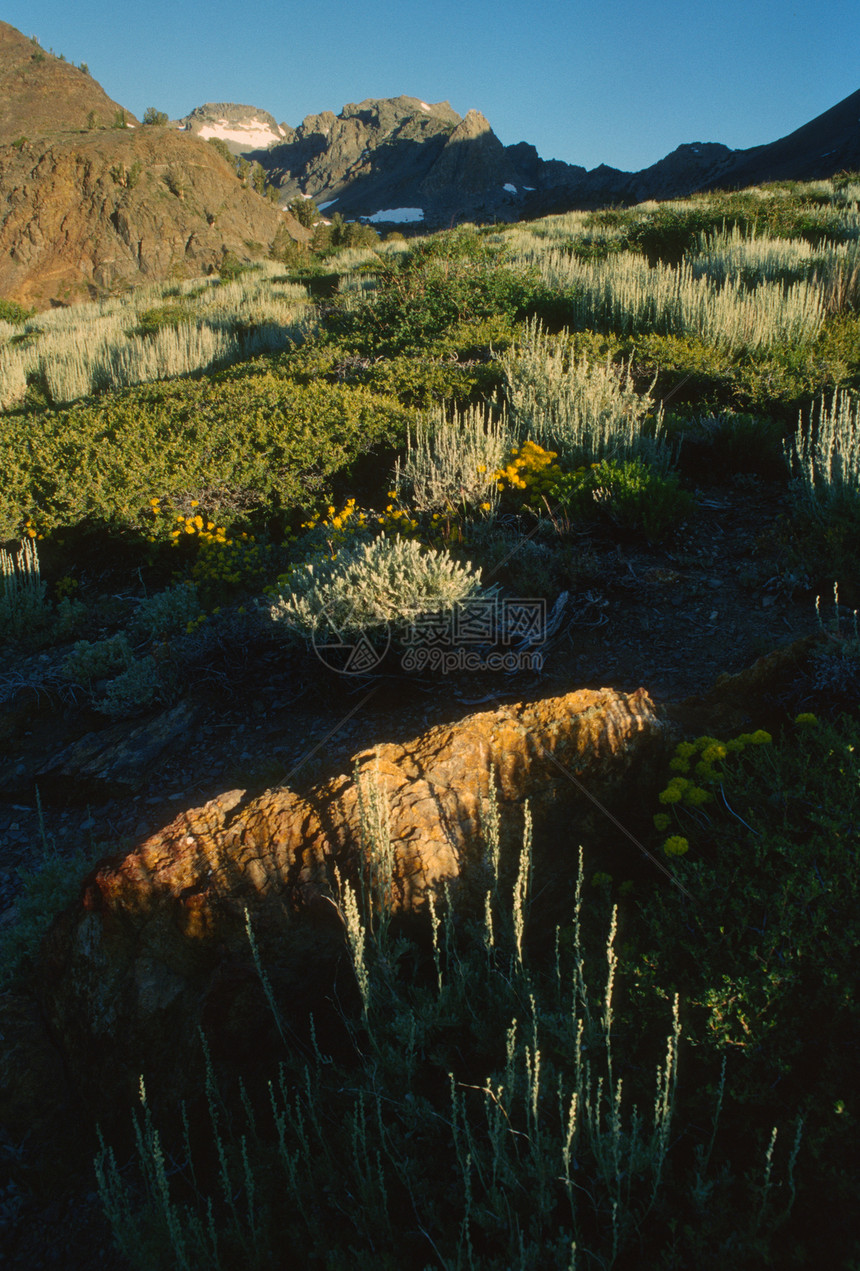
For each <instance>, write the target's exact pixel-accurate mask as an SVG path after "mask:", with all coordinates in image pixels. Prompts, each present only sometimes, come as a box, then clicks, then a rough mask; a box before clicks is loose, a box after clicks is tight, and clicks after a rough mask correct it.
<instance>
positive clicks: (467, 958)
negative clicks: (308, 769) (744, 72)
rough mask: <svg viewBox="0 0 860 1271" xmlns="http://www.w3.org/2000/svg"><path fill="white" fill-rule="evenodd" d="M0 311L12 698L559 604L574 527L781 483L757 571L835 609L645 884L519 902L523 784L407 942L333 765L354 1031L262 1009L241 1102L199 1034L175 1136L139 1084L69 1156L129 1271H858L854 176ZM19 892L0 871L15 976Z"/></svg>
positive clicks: (616, 523) (857, 263)
mask: <svg viewBox="0 0 860 1271" xmlns="http://www.w3.org/2000/svg"><path fill="white" fill-rule="evenodd" d="M0 319H2V320H0V542H2V543H4V544H5V546H4V547H3V548H2V549H0V649H2V667H1V668H0V688H2V689H3V690H4V692H5V694H6V696H7V698H8V699H11V698H12V696H13V691H14V689H15V688H16V686H20V685H21V684H25V683H26V684H28V685H31V686H32V685H36V684H37V683H38V677H39V675H43V676H47V677H50V681H51V684H52V685H58V684H60V685H65V686H67V687H68V688H69V689H70V690H73V691H74V694H75V700H76V701H81V702H83V703H85V704H86V707H87V709H88V710H91V711H93V712H95V713H96V714H97V715H100V716H102V717H103V718H104V719H111V720H121V719H127V718H134V717H136V716H138V715H142V714H144V713H145V712H148V711H151V710H153V709H155V708H158V707H160V706H161V707H163V706H166V705H170V704H172V703H173V702H175V701H177V700H178V699H179V698H181V697H182V696H183V694H184V693H186V692H188V691H189V687H190V686H191V685H193V681H194V674H195V668H196V667H197V666H199V664H200V660H201V658H205V657H206V655H207V650H208V649H210V648H215V647H216V646H217V647H218V648H219V649H223V648H224V647H236V648H253V647H254V646H255V642H260V641H265V640H277V641H283V642H285V643H286V645H287V646H288V647H290V648H291V649H293V650H294V651H295V653H296V656H297V657H304V658H307V659H308V661H309V663H312V662H313V654H312V652H311V645H312V642H313V638H314V636H315V634H316V633H317V631H318V630H319V628H320V624H321V623H322V622H323V619H324V616H325V615H326V614H329V615H330V614H331V613H332V612H335V613H337V614H338V616H339V621H340V623H341V628H342V629H343V630H345V631H348V632H349V633H350V634H351V635H353V636H356V637H358V636H366V637H368V639H369V640H370V641H371V643H373V642H374V641H376V640H377V639H378V638H381V633H382V632H383V631H384V632H385V633H386V638H387V634H388V633H390V634H391V635H392V637H393V647H394V649H395V650H396V649H397V648H398V647H402V646H403V644H404V642H405V641H406V639H407V632H408V628H409V625H410V624H411V623H414V622H415V621H416V619H420V618H422V617H424V616H427V615H433V614H434V613H437V612H439V611H440V610H445V609H447V608H449V607H450V606H451V605H452V604H454V603H456V602H458V601H461V600H465V599H469V598H481V597H484V598H488V597H493V596H496V595H499V594H504V593H505V592H507V593H509V594H512V595H515V596H539V597H541V598H543V599H545V600H546V601H547V603H548V604H549V605H550V606H551V605H552V604H553V603H554V602H555V601H556V600H557V599H558V597H559V596H560V595H561V594H562V593H563V592H575V591H576V588H577V585H578V583H579V581H580V580H581V579H582V577H583V568H584V566H583V564H582V562H583V560H585V559H586V558H587V557H588V553H589V551H590V550H591V549H590V545H591V544H592V543H594V542H598V541H599V542H600V543H601V544H603V545H604V546H606V545H607V544H608V545H610V546H611V547H614V546H617V549H618V553H619V554H620V553H621V551H622V549H623V548H624V545H626V544H629V543H631V542H635V543H637V544H638V543H642V544H646V545H647V546H648V547H649V548H653V549H654V550H655V551H658V550H659V551H664V552H667V553H671V552H675V553H676V554H677V553H678V552H680V551H681V547H680V546H679V544H681V542H682V539H684V540H687V539H689V538H690V536H691V535H695V531H696V521H697V517H698V516H699V515H700V506H701V505H700V502H699V499H700V490H701V487H702V485H703V484H707V485H708V486H709V487H723V488H727V489H734V490H739V491H743V490H759V489H762V488H764V487H766V488H767V490H768V491H771V492H772V493H773V497H774V499H776V500H778V502H779V506H780V508H781V515H782V517H783V521H782V522H781V525H782V529H781V531H780V532H781V533H782V535H783V538H782V540H781V550H782V556H781V560H782V565H781V574H780V577H779V578H777V579H776V580H775V582H774V587H775V588H776V589H777V591H779V593H780V594H782V592H788V591H797V590H800V591H801V592H802V593H803V594H804V595H805V596H806V597H807V599H808V604H809V606H810V611H812V610H813V609H814V607H815V605H816V603H818V607H819V617H820V625H821V629H822V631H823V632H825V633H826V635H827V639H826V640H824V641H822V643H821V645H820V647H819V648H818V649H817V651H816V652H815V653H814V655H813V656H812V658H811V660H810V663H809V667H808V670H807V671H806V672H805V674H806V675H807V682H806V684H805V687H804V694H805V696H803V695H801V696H798V695H797V694H795V698H794V699H793V703H794V704H793V705H792V706H791V708H789V706H788V705H785V706H784V709H783V710H782V713H781V714H780V713H779V712H776V713H774V714H773V718H772V719H768V720H767V721H759V720H753V721H752V723H751V725H750V730H749V731H747V732H743V733H740V732H738V733H735V734H734V735H727V736H721V737H715V736H695V735H691V736H689V737H685V738H684V739H683V740H681V741H680V742H679V743H678V745H677V747H676V748H675V750H674V752H673V753H672V754H670V755H669V756H667V760H666V769H665V772H664V774H663V777H662V779H661V783H660V788H659V790H656V791H643V792H642V798H641V809H640V812H641V826H640V827H638V832H639V833H641V834H642V835H643V837H645V839H646V842H647V844H648V847H649V850H650V851H651V852H652V853H653V854H654V855H655V856H656V857H657V858H658V860H659V861H660V862H661V864H662V866H663V869H662V870H661V871H658V870H656V869H650V867H648V868H645V867H639V869H638V872H637V870H633V871H632V872H628V873H625V871H624V870H623V869H619V868H616V867H615V866H613V865H608V864H607V859H608V858H606V856H605V855H603V854H602V853H601V849H600V845H596V844H588V843H586V844H585V845H584V851H583V853H582V854H581V855H580V857H579V866H578V873H577V871H576V869H572V870H571V871H570V877H569V879H568V882H567V884H566V887H567V890H564V891H563V893H562V895H561V897H560V898H559V897H557V898H556V902H555V903H554V905H553V906H550V907H549V909H548V907H547V903H546V901H545V899H544V900H543V901H542V900H541V897H542V896H544V891H543V888H544V886H546V885H548V884H547V880H546V879H545V878H543V877H542V875H541V866H540V853H539V851H538V847H539V846H540V845H537V844H534V843H533V842H532V831H531V825H530V817H529V812H528V808H527V806H526V807H525V808H524V809H523V827H522V846H521V850H520V852H519V855H518V856H517V857H515V858H514V859H511V860H506V859H504V857H503V856H500V851H499V836H498V809H497V808H496V807H495V804H494V803H493V801H492V800H490V802H489V804H488V806H487V807H486V809H485V813H486V815H485V826H484V840H485V842H484V863H483V866H482V869H483V873H482V875H481V880H480V882H481V887H480V891H481V897H482V899H481V903H480V904H479V905H478V906H477V907H476V908H475V909H474V912H473V911H472V910H471V909H468V910H466V911H464V912H460V911H458V909H457V904H456V899H455V897H454V896H453V894H446V895H445V896H441V897H439V900H438V907H435V906H434V907H433V908H432V909H431V913H430V914H429V916H428V918H427V922H426V931H424V932H423V934H419V935H416V934H415V933H414V932H410V933H404V932H402V931H400V930H399V929H398V927H397V924H396V922H392V921H391V920H390V915H389V914H388V913H387V910H386V897H387V895H388V893H389V891H390V886H391V879H390V861H391V845H390V842H389V840H388V838H387V831H386V818H385V809H384V808H383V807H381V806H379V802H378V799H377V798H376V796H375V795H374V792H373V790H372V789H370V790H366V791H364V792H363V797H364V800H365V804H366V817H367V827H366V830H367V841H368V843H369V844H370V853H371V857H372V859H373V861H374V869H373V870H372V872H371V877H370V878H369V879H368V880H367V883H366V886H365V887H364V888H362V889H361V891H360V892H359V893H354V892H353V891H352V890H351V889H350V888H349V886H348V885H344V887H343V888H342V889H341V893H340V894H341V909H342V912H343V915H344V919H345V923H346V928H347V934H348V943H349V947H350V951H351V954H352V958H353V962H354V966H355V973H356V988H357V995H356V1001H355V1004H354V1009H353V1010H352V1012H351V1013H350V1014H348V1018H345V1021H344V1024H345V1030H346V1035H347V1036H348V1038H349V1044H348V1045H347V1046H346V1047H344V1048H343V1049H342V1053H338V1054H336V1055H330V1054H327V1053H324V1051H323V1049H321V1047H320V1045H318V1044H317V1040H316V1037H315V1036H314V1037H313V1044H312V1046H311V1047H310V1049H308V1047H303V1048H295V1047H294V1046H293V1045H292V1043H291V1040H290V1037H289V1036H286V1035H285V1036H284V1056H283V1062H282V1064H281V1067H280V1070H279V1071H278V1072H273V1073H272V1074H271V1081H270V1082H269V1083H268V1085H267V1086H266V1087H265V1088H262V1089H248V1090H246V1089H245V1088H244V1087H243V1088H242V1089H240V1090H233V1089H227V1088H224V1087H223V1086H222V1085H219V1080H218V1074H217V1072H216V1068H215V1065H214V1064H213V1062H212V1060H211V1058H210V1057H209V1054H208V1051H207V1050H206V1047H205V1039H204V1041H203V1043H202V1045H201V1055H200V1085H201V1092H202V1095H201V1106H202V1109H203V1114H202V1115H201V1116H199V1117H195V1118H192V1120H191V1121H189V1119H188V1117H187V1116H186V1115H185V1114H184V1112H182V1111H179V1110H177V1111H176V1113H175V1115H173V1114H170V1113H169V1112H168V1113H165V1115H164V1118H163V1120H159V1119H158V1118H156V1116H155V1114H154V1113H153V1111H152V1106H153V1105H156V1104H158V1096H157V1092H154V1091H145V1090H142V1098H141V1104H140V1106H139V1107H138V1108H137V1109H136V1110H134V1113H133V1115H134V1117H135V1125H136V1129H135V1150H134V1151H133V1152H132V1154H131V1156H130V1157H128V1158H124V1157H122V1155H121V1154H118V1153H117V1152H115V1151H114V1150H113V1149H112V1148H111V1146H110V1144H105V1143H102V1145H101V1148H100V1150H99V1152H98V1155H97V1158H96V1173H97V1181H98V1187H99V1190H100V1193H101V1196H102V1200H103V1203H104V1206H105V1210H106V1213H107V1215H108V1218H109V1221H110V1223H111V1226H112V1229H113V1231H114V1234H115V1237H116V1240H117V1244H118V1247H119V1248H120V1249H121V1250H122V1253H123V1256H124V1257H125V1258H126V1260H127V1262H128V1264H129V1265H130V1266H132V1267H139V1268H142V1269H145V1271H149V1269H150V1268H209V1267H217V1268H225V1269H227V1268H239V1267H242V1268H252V1267H253V1268H278V1267H283V1266H286V1265H289V1266H296V1267H314V1268H316V1267H319V1268H321V1269H323V1268H324V1269H325V1271H340V1269H343V1271H346V1268H349V1269H350V1271H353V1269H359V1268H368V1269H369V1268H371V1267H372V1268H374V1271H381V1269H382V1268H391V1271H394V1269H395V1268H396V1269H397V1271H404V1269H407V1268H409V1269H411V1268H415V1269H416V1271H424V1268H430V1267H433V1268H436V1267H439V1268H445V1271H461V1269H462V1271H503V1269H504V1271H509V1269H511V1268H521V1269H522V1271H527V1269H528V1271H531V1269H533V1271H543V1269H545V1268H549V1267H551V1268H579V1269H580V1271H584V1269H586V1268H588V1269H590V1268H610V1267H615V1268H622V1269H624V1268H636V1267H645V1266H647V1267H654V1268H657V1267H660V1268H679V1269H680V1268H689V1267H696V1268H711V1267H713V1268H715V1269H716V1268H724V1267H725V1266H729V1265H730V1266H732V1267H735V1268H758V1267H768V1266H774V1267H776V1266H779V1267H781V1268H791V1267H803V1266H813V1265H816V1266H818V1265H822V1264H826V1265H832V1266H843V1265H844V1266H851V1265H858V1259H860V1232H858V1229H857V1224H856V1218H854V1217H853V1208H854V1197H855V1191H856V1181H855V1180H854V1179H853V1178H852V1164H851V1162H852V1160H853V1151H852V1149H851V1146H850V1144H851V1142H852V1141H854V1139H855V1138H856V1118H857V1115H858V1113H857V1106H856V1088H855V1087H856V1053H857V1046H858V1042H860V1015H858V1007H857V1003H856V1000H855V997H854V990H855V989H856V966H857V954H858V944H860V927H858V918H857V914H858V900H860V895H858V892H860V873H858V864H857V840H858V825H860V771H858V766H857V765H858V760H857V755H858V754H860V713H858V709H857V706H858V689H860V636H858V631H857V624H856V613H855V614H853V615H852V613H851V610H852V609H853V608H854V607H855V606H857V605H860V552H858V547H860V175H858V174H853V175H851V174H849V175H846V176H844V177H840V178H834V179H833V180H831V181H819V182H815V183H811V184H799V183H782V184H776V185H773V186H767V187H762V188H758V189H753V190H747V191H742V192H739V193H735V194H722V193H716V194H708V195H700V196H694V197H693V198H691V199H688V200H683V201H678V202H673V203H664V204H656V203H650V204H644V205H641V206H640V207H635V208H629V209H611V210H605V211H600V212H575V213H568V214H565V215H559V216H553V217H548V218H545V219H544V220H541V221H538V222H534V223H531V224H520V225H513V226H492V227H475V226H461V227H459V228H458V229H454V230H451V231H447V232H444V233H439V234H436V235H433V236H430V237H426V238H413V239H410V240H408V241H406V240H403V239H402V238H400V237H399V236H394V237H393V238H392V241H388V242H381V243H379V244H378V245H377V246H376V247H362V248H351V249H346V250H343V251H340V252H330V253H328V254H326V255H325V256H312V255H310V254H307V255H302V254H301V253H300V252H294V253H293V254H292V255H291V257H290V259H289V260H288V262H286V263H285V262H284V261H281V262H277V261H268V262H263V263H261V264H260V265H258V266H254V267H251V268H247V269H244V270H233V269H227V270H225V272H224V275H223V276H221V277H216V278H207V279H200V280H199V281H198V282H195V283H182V284H181V285H177V286H175V287H167V286H160V287H152V288H147V289H145V290H142V291H137V292H134V293H132V294H130V295H128V296H126V297H118V298H115V299H110V300H103V301H99V302H97V303H92V304H89V305H84V306H80V307H78V308H74V309H67V310H56V311H53V312H50V313H45V314H29V315H28V314H24V313H23V312H21V311H19V310H16V308H15V306H11V305H5V304H3V303H2V302H0ZM834 584H835V585H836V586H837V589H838V591H837V597H836V603H834V601H833V600H832V599H831V597H833V595H834ZM816 597H823V598H824V599H822V600H821V601H820V602H816ZM840 600H841V603H840ZM34 651H35V657H36V661H34V660H33V659H34ZM39 659H41V661H39ZM569 687H570V688H573V687H576V685H574V684H570V685H569ZM801 697H802V698H803V700H802V701H801ZM804 703H806V704H805V705H804ZM0 705H2V696H0ZM798 705H799V706H801V707H803V708H802V709H799V708H798ZM464 713H465V711H464ZM763 722H764V723H767V728H765V727H763V726H762V723H763ZM108 847H109V845H105V850H108ZM543 850H546V845H543ZM77 867H78V868H79V869H83V868H84V867H85V866H84V863H83V862H78V866H77ZM386 871H389V872H386ZM55 874H56V870H54V873H53V874H52V875H51V883H50V887H46V881H45V874H44V872H43V871H39V870H38V869H34V870H33V871H32V872H31V873H30V874H29V875H28V876H27V877H26V878H25V879H24V880H23V892H22V903H21V905H20V906H19V911H20V914H21V918H20V920H19V923H18V926H17V928H16V927H12V928H11V929H8V928H7V929H6V930H5V932H4V935H3V943H2V945H0V955H2V958H0V960H2V966H3V977H4V979H5V981H6V982H7V983H16V982H17V983H25V982H26V977H27V975H28V974H29V972H30V970H31V968H32V965H33V959H34V957H35V950H36V948H37V941H38V934H39V932H40V931H41V930H43V929H44V927H45V925H46V924H47V922H48V921H49V920H50V917H51V910H52V906H53V907H54V909H56V907H57V906H58V905H59V904H61V903H64V901H65V899H66V897H67V895H68V886H69V884H70V883H71V884H73V883H74V881H75V878H76V877H77V875H75V874H74V870H73V867H72V865H71V864H70V866H69V871H68V873H67V876H66V877H65V879H59V878H55V877H54V875H55ZM51 897H53V899H51ZM548 912H551V913H552V920H551V922H550V924H549V926H548V925H547V921H548V920H547V916H546V915H547V913H548ZM248 935H249V946H250V948H251V949H252V950H253V951H254V956H255V958H256V957H257V955H256V946H255V942H254V933H253V931H252V930H250V929H249V933H248ZM258 971H259V974H260V977H261V979H262V980H263V984H264V986H266V983H267V982H266V968H265V966H264V965H263V964H262V963H260V962H259V960H258ZM476 986H480V994H478V993H477V992H476ZM267 991H268V990H267ZM272 1009H273V1012H274V1013H275V1016H276V1019H277V1003H276V1002H275V1001H274V999H273V1000H272ZM311 1035H312V1036H313V1033H311ZM130 1115H131V1112H130ZM192 1122H193V1123H192Z"/></svg>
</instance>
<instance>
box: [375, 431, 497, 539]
mask: <svg viewBox="0 0 860 1271" xmlns="http://www.w3.org/2000/svg"><path fill="white" fill-rule="evenodd" d="M510 444H511V430H510V427H509V425H508V422H507V420H506V419H505V417H504V416H501V417H494V416H493V414H492V413H491V412H490V411H488V410H486V409H484V410H477V409H473V410H469V411H466V412H464V413H463V414H455V415H454V416H453V418H451V417H449V416H448V415H447V414H446V413H445V412H444V411H440V412H439V413H438V414H437V415H436V417H435V419H430V420H423V421H421V422H420V423H419V424H418V425H417V426H416V428H415V432H414V434H412V433H411V432H410V434H409V437H408V440H407V448H406V456H405V458H404V459H403V461H402V462H398V465H397V468H396V471H395V477H394V485H395V488H396V489H397V491H398V492H401V491H402V490H405V491H408V492H409V495H410V498H411V501H412V503H413V505H414V507H415V508H416V510H417V511H418V512H429V513H433V512H440V513H441V512H451V511H464V510H465V509H467V508H468V509H470V510H478V509H480V510H481V511H483V512H484V513H485V514H486V515H489V516H492V514H493V511H494V509H495V507H496V505H497V503H498V483H497V480H496V472H497V470H498V468H499V466H500V464H501V462H502V460H503V458H504V456H505V454H506V453H507V451H508V450H509V448H510Z"/></svg>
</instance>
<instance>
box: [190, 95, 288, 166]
mask: <svg viewBox="0 0 860 1271" xmlns="http://www.w3.org/2000/svg"><path fill="white" fill-rule="evenodd" d="M179 124H180V126H181V127H182V128H184V129H185V131H186V132H191V133H194V135H195V136H197V137H202V138H203V139H204V141H208V140H209V139H210V138H211V137H217V138H218V139H219V140H221V141H224V142H226V144H227V145H228V146H229V147H230V149H231V150H232V152H233V153H234V154H247V153H248V152H249V151H252V150H267V149H268V148H269V147H270V146H276V145H280V144H281V142H283V141H284V140H286V139H287V137H288V136H289V133H288V131H287V130H286V129H285V128H283V127H282V126H281V125H280V124H279V123H278V122H277V120H276V119H275V117H274V115H270V114H269V112H268V111H267V110H261V109H260V108H259V106H239V105H237V104H236V103H235V102H206V103H205V105H203V106H195V108H194V110H192V111H191V112H190V114H188V115H185V116H184V117H183V118H182V119H180V120H179Z"/></svg>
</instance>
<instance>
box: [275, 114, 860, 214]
mask: <svg viewBox="0 0 860 1271" xmlns="http://www.w3.org/2000/svg"><path fill="white" fill-rule="evenodd" d="M858 115H860V93H854V94H852V95H851V96H850V97H847V98H846V99H845V100H844V101H843V102H840V103H839V104H838V105H837V106H834V107H833V108H832V109H831V110H829V111H826V112H825V113H824V114H823V115H820V116H819V117H818V118H817V119H815V120H813V121H811V123H809V124H806V125H804V126H803V127H802V128H799V129H797V130H796V131H795V132H793V133H791V134H790V135H789V136H787V137H784V138H782V139H780V140H779V141H776V142H773V143H772V144H770V145H763V146H755V147H752V148H751V149H749V150H730V149H729V148H728V147H727V146H724V145H720V144H718V143H716V142H690V143H688V144H685V145H681V146H678V147H677V148H676V149H675V150H674V151H673V152H672V153H671V154H669V155H667V156H666V157H665V158H663V159H661V160H659V162H657V163H654V164H651V165H650V166H649V167H648V168H644V169H642V170H641V171H639V172H622V171H620V170H619V169H617V168H612V167H609V166H607V165H606V164H600V165H599V166H598V167H596V168H593V169H592V170H591V171H586V169H585V168H583V167H580V166H578V165H576V164H569V163H563V162H561V161H560V160H556V159H549V160H545V159H541V158H540V157H539V156H538V154H537V151H536V150H535V149H534V147H533V146H530V145H528V144H527V143H526V142H519V143H518V144H516V145H511V146H504V145H502V143H501V142H500V141H499V139H498V138H497V137H496V136H495V134H494V133H493V131H492V129H491V127H490V125H489V123H488V122H487V120H486V119H485V118H484V116H483V115H481V114H480V112H479V111H476V110H475V111H469V112H468V113H467V115H466V117H465V119H461V118H460V116H459V115H457V114H456V112H455V111H453V110H452V109H451V107H450V106H449V104H448V103H447V102H442V103H441V104H437V105H435V106H430V105H428V104H427V103H426V102H421V101H419V100H418V99H417V98H415V97H407V96H402V97H396V98H391V99H388V100H383V101H376V100H372V99H371V100H368V101H364V102H362V103H361V104H360V105H358V106H355V105H350V106H345V107H344V109H343V110H342V111H341V113H340V114H339V115H334V114H333V113H332V112H331V111H323V112H322V113H321V114H318V115H309V116H308V117H307V119H305V120H304V122H303V123H302V124H301V125H300V126H299V127H298V128H297V129H296V130H295V132H294V133H292V134H291V135H290V136H289V137H287V138H286V139H285V143H284V145H282V146H274V147H272V148H271V149H270V150H269V151H268V152H266V153H261V154H259V155H258V156H256V157H258V158H259V159H260V161H261V162H262V163H263V165H264V166H265V167H266V168H267V170H268V171H269V173H270V176H271V178H272V180H274V181H276V182H278V183H279V184H280V185H281V186H282V189H283V199H284V201H289V200H290V199H292V198H294V197H295V196H296V195H299V194H305V195H311V196H313V197H314V198H315V199H316V200H317V201H318V202H320V203H326V204H327V205H328V206H329V207H330V208H331V210H332V211H338V212H340V213H341V214H342V215H343V216H345V217H347V218H356V217H375V215H376V213H377V212H378V211H379V210H380V209H393V210H395V211H396V209H398V208H411V209H420V211H421V213H422V218H421V219H423V222H424V224H425V225H426V226H429V227H433V226H439V225H447V224H449V223H450V222H451V221H452V219H453V220H456V219H459V220H463V219H473V220H481V219H492V218H499V219H502V220H513V219H517V218H520V217H529V216H541V215H545V214H547V213H550V212H561V211H566V210H569V209H572V208H597V207H601V206H606V205H607V204H617V203H630V204H632V203H638V202H642V201H643V200H645V199H669V198H680V197H683V196H685V195H688V194H691V193H693V192H694V191H696V190H706V189H713V188H718V187H725V188H737V187H743V186H746V185H751V184H755V183H757V182H761V181H768V180H775V179H782V178H795V179H811V178H815V177H827V176H831V175H832V174H833V173H836V172H839V171H841V170H843V169H851V168H857V167H860V129H858V127H857V118H858ZM404 219H407V218H404ZM408 219H416V218H415V217H414V216H413V217H410V218H408ZM391 220H392V222H395V221H396V220H397V216H396V215H394V216H392V217H391Z"/></svg>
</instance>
